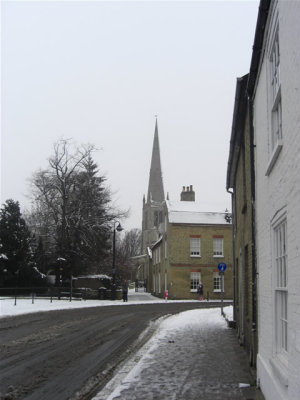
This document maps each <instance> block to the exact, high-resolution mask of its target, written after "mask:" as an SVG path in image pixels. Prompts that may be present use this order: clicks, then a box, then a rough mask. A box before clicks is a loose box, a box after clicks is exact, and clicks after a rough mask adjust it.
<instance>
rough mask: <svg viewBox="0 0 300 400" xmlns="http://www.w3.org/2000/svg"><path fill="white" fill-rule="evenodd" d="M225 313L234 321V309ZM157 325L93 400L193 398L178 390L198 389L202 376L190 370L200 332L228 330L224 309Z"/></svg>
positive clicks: (190, 314)
mask: <svg viewBox="0 0 300 400" xmlns="http://www.w3.org/2000/svg"><path fill="white" fill-rule="evenodd" d="M224 313H225V315H226V316H227V317H228V318H230V317H231V316H232V306H227V307H224ZM157 323H158V326H159V327H158V329H157V331H156V332H157V333H156V334H155V335H154V336H153V337H152V338H151V339H150V340H149V341H148V342H147V343H146V345H144V346H143V348H142V349H140V350H139V351H138V353H137V354H134V355H133V356H132V358H131V359H129V360H127V361H126V362H125V363H124V365H123V366H121V368H120V369H119V370H118V371H117V373H116V375H115V376H114V378H113V379H112V380H110V381H109V382H108V384H107V385H106V386H105V387H104V388H103V389H102V390H101V391H100V392H99V393H98V394H97V395H96V396H95V397H94V398H93V399H92V400H113V399H116V400H117V399H118V400H119V399H122V400H128V399H133V398H134V399H138V398H143V399H145V400H148V399H149V400H150V399H153V398H165V397H164V396H165V395H166V393H168V398H171V399H175V398H189V395H188V394H187V397H184V396H183V397H180V396H179V397H176V396H178V387H182V388H184V390H189V391H190V390H197V388H198V386H199V379H200V377H199V376H195V377H194V378H193V377H192V375H191V374H190V370H189V369H190V368H188V367H190V366H191V363H192V367H191V368H193V364H194V361H193V356H192V355H193V354H198V352H199V344H197V342H199V334H200V332H202V335H204V337H205V336H206V335H208V336H210V334H211V333H212V332H220V331H223V330H226V329H228V327H227V323H226V321H225V320H224V318H223V317H222V316H221V313H220V309H219V308H217V309H216V308H213V309H200V310H199V309H197V310H190V311H185V312H182V313H179V314H176V315H173V316H169V317H167V318H161V319H160V320H159V321H158V322H157ZM205 332H206V333H205ZM206 339H207V338H206ZM174 343H176V345H175V344H174ZM171 346H173V347H171ZM170 349H172V350H170ZM191 356H192V357H191ZM191 360H192V361H191ZM176 362H177V363H178V365H176V368H175V374H173V376H172V374H170V370H172V367H171V366H173V365H174V364H173V363H176ZM170 367H171V368H170ZM243 385H245V386H249V384H248V382H246V383H241V382H236V390H238V388H240V387H242V386H243ZM176 391H177V392H176ZM190 394H191V395H193V396H192V397H191V398H198V397H197V394H196V397H194V395H195V393H190ZM181 395H183V393H181ZM136 396H137V397H136ZM139 396H140V397H139ZM153 396H154V397H153ZM209 398H210V397H209ZM234 398H236V397H234Z"/></svg>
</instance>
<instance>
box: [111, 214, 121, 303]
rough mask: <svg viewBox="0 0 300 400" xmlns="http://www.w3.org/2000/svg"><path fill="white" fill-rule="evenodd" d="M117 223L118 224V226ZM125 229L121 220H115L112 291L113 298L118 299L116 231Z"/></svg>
mask: <svg viewBox="0 0 300 400" xmlns="http://www.w3.org/2000/svg"><path fill="white" fill-rule="evenodd" d="M116 224H118V226H117V227H116ZM122 230H123V228H122V226H121V224H120V222H118V221H115V222H114V231H113V264H112V292H111V299H112V300H115V299H116V231H118V232H121V231H122Z"/></svg>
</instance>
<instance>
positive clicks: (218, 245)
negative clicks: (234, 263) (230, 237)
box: [213, 238, 224, 256]
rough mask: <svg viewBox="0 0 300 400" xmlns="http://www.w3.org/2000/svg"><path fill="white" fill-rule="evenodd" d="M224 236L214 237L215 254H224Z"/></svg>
mask: <svg viewBox="0 0 300 400" xmlns="http://www.w3.org/2000/svg"><path fill="white" fill-rule="evenodd" d="M223 242H224V239H223V238H214V239H213V251H214V256H223Z"/></svg>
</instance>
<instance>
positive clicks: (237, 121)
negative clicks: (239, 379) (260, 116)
mask: <svg viewBox="0 0 300 400" xmlns="http://www.w3.org/2000/svg"><path fill="white" fill-rule="evenodd" d="M248 78H249V75H248V74H247V75H245V76H243V77H241V78H238V79H237V85H236V96H235V106H234V112H233V123H232V132H231V139H230V152H229V160H228V169H227V182H226V187H227V190H228V191H229V192H230V193H231V194H232V218H233V219H232V223H233V238H234V242H233V246H232V248H233V304H234V313H233V318H234V323H235V326H236V329H237V334H238V338H239V342H240V344H241V345H243V346H245V349H246V351H247V353H248V359H249V361H250V364H251V365H252V366H255V365H256V357H257V279H256V276H257V269H256V259H255V224H254V222H255V221H254V216H255V215H254V212H255V209H254V201H255V188H254V185H255V180H254V169H253V165H254V164H253V135H251V134H250V133H252V132H251V129H250V127H249V113H248V97H247V83H248Z"/></svg>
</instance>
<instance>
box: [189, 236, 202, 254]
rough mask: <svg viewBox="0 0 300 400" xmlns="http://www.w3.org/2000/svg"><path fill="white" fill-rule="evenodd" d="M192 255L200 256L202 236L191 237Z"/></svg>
mask: <svg viewBox="0 0 300 400" xmlns="http://www.w3.org/2000/svg"><path fill="white" fill-rule="evenodd" d="M190 255H191V256H200V238H190Z"/></svg>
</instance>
